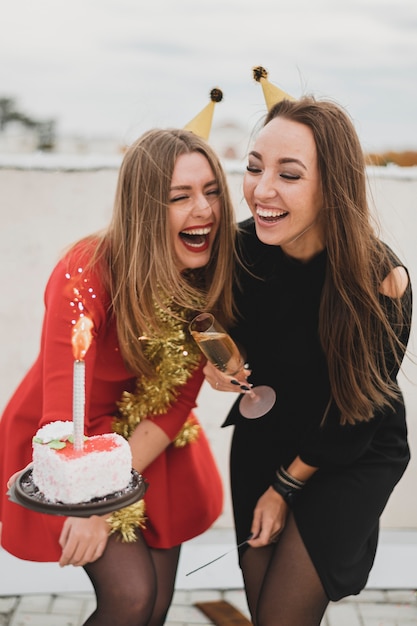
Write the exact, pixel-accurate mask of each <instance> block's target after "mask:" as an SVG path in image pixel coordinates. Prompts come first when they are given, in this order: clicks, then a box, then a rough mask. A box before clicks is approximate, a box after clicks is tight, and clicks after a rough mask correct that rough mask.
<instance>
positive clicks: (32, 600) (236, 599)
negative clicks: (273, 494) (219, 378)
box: [0, 572, 417, 626]
mask: <svg viewBox="0 0 417 626" xmlns="http://www.w3.org/2000/svg"><path fill="white" fill-rule="evenodd" d="M3 575H5V573H4V572H3V573H2V576H3ZM221 599H223V600H226V601H227V602H229V603H230V604H232V605H233V606H235V607H236V608H238V609H239V610H240V611H241V613H242V614H243V615H245V616H246V617H248V611H247V607H246V601H245V597H244V593H243V591H242V590H241V589H235V590H222V591H218V590H215V589H213V590H211V589H210V590H207V589H205V590H185V591H182V590H178V591H177V592H176V593H175V598H174V602H173V605H172V606H171V609H170V611H169V615H168V621H167V623H166V626H209V625H210V624H212V622H210V621H208V620H207V618H206V617H205V616H204V615H203V613H201V611H199V610H198V609H197V608H196V607H195V606H194V603H196V602H209V601H215V600H221ZM93 609H94V596H93V594H92V593H70V594H54V595H48V594H32V595H24V596H0V626H29V625H30V626H81V625H82V624H83V623H84V621H85V619H86V618H87V616H88V615H89V614H90V613H91V612H92V611H93ZM412 625H413V626H416V625H417V594H416V591H413V590H404V591H402V590H392V591H389V590H387V591H374V590H365V591H363V592H362V593H361V594H360V595H359V596H355V597H350V598H346V599H345V600H342V601H341V602H338V603H335V604H331V605H330V606H329V608H328V610H327V612H326V615H325V618H324V620H323V622H322V626H412ZM115 626H117V625H115Z"/></svg>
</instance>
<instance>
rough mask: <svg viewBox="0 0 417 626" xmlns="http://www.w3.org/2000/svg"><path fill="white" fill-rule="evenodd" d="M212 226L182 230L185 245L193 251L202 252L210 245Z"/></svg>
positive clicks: (181, 236)
mask: <svg viewBox="0 0 417 626" xmlns="http://www.w3.org/2000/svg"><path fill="white" fill-rule="evenodd" d="M210 233H211V226H205V227H199V228H187V229H186V230H183V231H181V232H180V238H181V241H182V243H183V244H184V246H185V247H186V248H187V249H188V250H190V251H192V252H202V251H204V250H206V249H207V248H208V246H209V235H210Z"/></svg>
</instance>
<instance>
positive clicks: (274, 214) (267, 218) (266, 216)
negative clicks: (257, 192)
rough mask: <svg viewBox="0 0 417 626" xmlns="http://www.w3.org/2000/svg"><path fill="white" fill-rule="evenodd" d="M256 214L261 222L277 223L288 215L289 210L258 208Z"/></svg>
mask: <svg viewBox="0 0 417 626" xmlns="http://www.w3.org/2000/svg"><path fill="white" fill-rule="evenodd" d="M256 215H257V216H258V218H259V220H260V221H261V222H265V223H268V224H275V223H276V222H279V221H280V220H282V219H284V217H286V216H287V215H288V211H278V210H276V209H260V208H257V209H256Z"/></svg>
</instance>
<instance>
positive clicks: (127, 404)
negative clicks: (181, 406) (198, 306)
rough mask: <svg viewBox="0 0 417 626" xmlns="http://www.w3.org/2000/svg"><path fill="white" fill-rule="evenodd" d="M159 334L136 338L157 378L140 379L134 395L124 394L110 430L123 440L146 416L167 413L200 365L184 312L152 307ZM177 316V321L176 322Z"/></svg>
mask: <svg viewBox="0 0 417 626" xmlns="http://www.w3.org/2000/svg"><path fill="white" fill-rule="evenodd" d="M155 310H156V314H157V317H158V320H159V322H160V332H159V333H158V334H157V335H154V336H153V337H139V340H140V341H142V342H143V351H144V353H145V356H146V357H147V359H148V360H149V362H150V363H152V364H153V365H154V369H155V372H156V376H155V377H152V378H145V377H139V378H138V379H137V381H136V389H135V391H134V393H130V392H128V391H124V392H123V394H122V398H121V400H120V402H118V409H119V415H118V417H117V419H116V420H115V422H114V424H113V430H114V431H115V432H117V433H118V434H119V435H122V436H123V437H125V438H126V439H128V438H129V437H130V435H131V434H132V432H133V431H134V430H135V428H136V426H137V425H138V424H139V423H140V422H141V421H142V420H143V419H146V418H147V417H151V416H152V415H160V414H163V413H167V411H168V408H169V406H170V404H171V403H172V401H173V400H175V399H176V397H177V396H178V393H179V387H181V386H182V385H184V384H185V383H186V382H187V380H188V379H189V378H190V376H191V374H192V373H193V371H194V370H195V368H196V367H197V365H198V363H199V362H200V358H201V352H200V350H199V348H198V346H197V344H196V343H195V341H194V339H193V338H192V337H191V335H190V334H189V333H188V330H187V327H188V319H187V317H186V315H187V311H184V310H178V311H175V314H174V313H173V311H172V308H169V307H167V308H162V307H160V306H158V305H155ZM178 317H180V319H178Z"/></svg>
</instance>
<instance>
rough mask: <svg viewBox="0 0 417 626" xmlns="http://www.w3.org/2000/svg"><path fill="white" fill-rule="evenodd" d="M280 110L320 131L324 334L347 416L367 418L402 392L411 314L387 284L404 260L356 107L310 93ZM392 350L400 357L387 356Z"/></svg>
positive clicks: (346, 419) (276, 111) (335, 390)
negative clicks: (400, 375) (372, 191)
mask: <svg viewBox="0 0 417 626" xmlns="http://www.w3.org/2000/svg"><path fill="white" fill-rule="evenodd" d="M278 116H279V117H284V118H286V119H289V120H292V121H294V122H298V123H300V124H304V125H306V126H308V127H309V128H310V129H311V130H312V132H313V135H314V139H315V144H316V149H317V159H318V167H319V172H320V178H321V184H322V192H323V209H322V211H321V220H322V224H323V228H324V233H325V242H326V248H327V258H328V261H327V272H326V278H325V282H324V286H323V291H322V296H321V305H320V317H319V334H320V340H321V344H322V347H323V350H324V352H325V355H326V358H327V364H328V370H329V377H330V385H331V391H332V398H333V400H334V401H335V402H336V404H337V406H338V408H339V409H340V413H341V423H342V424H345V423H350V424H353V423H355V422H357V421H359V422H360V421H367V420H369V419H371V418H372V416H373V415H374V414H375V411H376V410H378V409H384V408H385V407H389V406H391V404H392V401H393V400H394V399H395V398H396V397H397V395H398V393H399V389H398V386H397V385H396V383H395V382H394V381H392V380H391V379H390V374H391V370H392V368H393V366H398V367H399V366H400V361H401V357H400V356H398V355H401V354H402V352H403V350H404V346H403V345H402V344H401V341H400V339H399V335H400V334H401V329H404V328H405V327H406V326H407V325H408V324H409V320H407V319H406V315H405V313H404V311H403V310H402V307H401V301H400V299H392V302H391V306H390V308H391V309H392V310H391V313H390V315H391V316H392V318H391V319H389V318H388V315H387V311H386V309H385V307H384V306H383V305H382V304H381V299H380V295H379V289H380V285H381V282H382V280H383V279H384V278H385V277H386V276H387V275H388V274H389V272H390V271H391V270H392V269H393V268H394V267H395V266H397V265H399V264H400V263H399V261H398V260H397V259H395V258H394V255H393V254H392V253H391V252H390V251H389V250H388V249H387V247H386V246H385V245H384V244H383V243H382V242H381V241H380V240H379V238H378V237H377V236H376V234H375V230H374V227H373V224H372V220H371V215H370V211H369V206H368V202H367V188H366V168H365V161H364V155H363V151H362V148H361V145H360V142H359V139H358V136H357V133H356V130H355V128H354V126H353V123H352V122H351V120H350V117H349V116H348V114H347V113H346V112H345V111H344V110H343V109H342V108H341V107H340V106H339V105H337V104H335V103H333V102H331V101H318V100H316V99H314V98H313V97H307V96H306V97H303V98H301V99H300V100H299V101H296V102H290V101H288V100H284V101H282V102H280V103H278V104H277V105H275V106H274V107H273V108H272V109H271V110H270V111H269V113H268V115H267V117H266V119H265V124H267V123H268V122H269V121H271V120H272V119H273V118H275V117H278ZM391 325H393V327H395V329H396V330H395V331H394V330H393V327H392V326H391ZM387 352H388V353H391V354H392V356H391V357H389V358H387V356H386V354H387Z"/></svg>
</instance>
